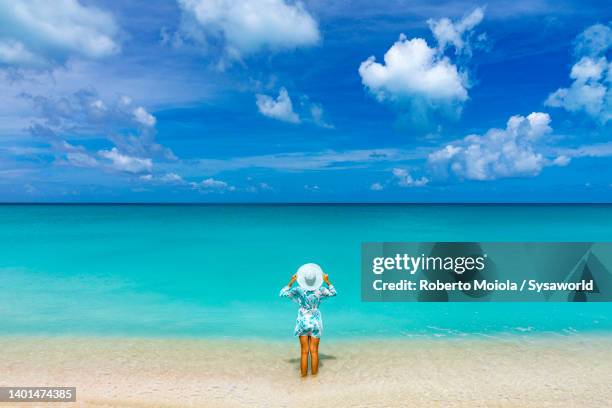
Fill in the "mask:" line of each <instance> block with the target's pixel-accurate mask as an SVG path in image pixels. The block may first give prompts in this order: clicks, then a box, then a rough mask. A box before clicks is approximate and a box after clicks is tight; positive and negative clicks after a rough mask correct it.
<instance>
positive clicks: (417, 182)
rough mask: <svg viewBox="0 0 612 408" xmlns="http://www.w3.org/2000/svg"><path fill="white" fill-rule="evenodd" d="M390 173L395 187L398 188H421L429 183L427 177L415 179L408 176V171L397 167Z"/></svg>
mask: <svg viewBox="0 0 612 408" xmlns="http://www.w3.org/2000/svg"><path fill="white" fill-rule="evenodd" d="M391 173H392V174H393V177H394V178H395V180H396V182H397V185H398V186H400V187H422V186H424V185H426V184H427V183H429V179H428V178H427V177H421V178H419V179H415V178H413V177H412V175H410V173H409V172H408V170H406V169H402V168H399V167H396V168H394V169H393V170H392V171H391Z"/></svg>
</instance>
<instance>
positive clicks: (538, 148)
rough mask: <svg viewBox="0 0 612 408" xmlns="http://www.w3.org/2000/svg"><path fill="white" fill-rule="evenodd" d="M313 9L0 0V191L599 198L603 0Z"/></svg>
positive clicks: (604, 136) (24, 194) (606, 31)
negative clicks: (0, 102)
mask: <svg viewBox="0 0 612 408" xmlns="http://www.w3.org/2000/svg"><path fill="white" fill-rule="evenodd" d="M58 3H59V5H58ZM327 3H328V2H323V1H318V0H316V1H304V2H293V1H289V0H244V1H240V2H236V1H231V0H217V1H212V0H177V1H176V2H174V1H159V2H156V1H149V2H140V1H137V2H120V1H113V2H109V1H107V2H101V1H84V0H82V1H80V2H79V1H76V0H62V1H60V2H54V3H53V4H51V3H47V2H39V1H25V0H23V1H13V2H8V1H7V2H4V1H1V2H0V97H1V98H2V104H0V200H2V201H34V202H45V201H75V202H83V201H101V202H105V201H114V202H117V201H120V202H123V201H126V202H142V201H156V202H159V201H171V202H175V201H176V202H182V201H188V202H219V201H222V202H277V201H278V202H286V201H289V202H327V201H340V202H349V201H356V202H370V201H373V202H398V201H402V202H404V201H405V202H433V201H436V202H437V201H441V202H472V201H476V202H517V201H519V202H531V201H535V202H565V201H570V202H575V201H578V202H610V201H612V169H611V164H612V139H611V136H612V135H611V132H610V130H611V128H612V90H611V84H612V65H611V64H612V51H611V50H612V23H611V20H612V13H611V12H610V8H609V6H608V5H607V4H606V2H603V1H602V2H595V1H592V2H577V1H544V0H540V1H516V2H511V3H510V2H487V3H482V2H468V1H464V2H458V1H448V2H437V3H436V4H435V5H432V4H430V3H431V2H425V1H385V2H380V3H378V4H377V3H375V2H366V1H352V2H348V1H337V2H333V5H329V4H327Z"/></svg>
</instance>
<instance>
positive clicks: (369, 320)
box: [0, 205, 612, 339]
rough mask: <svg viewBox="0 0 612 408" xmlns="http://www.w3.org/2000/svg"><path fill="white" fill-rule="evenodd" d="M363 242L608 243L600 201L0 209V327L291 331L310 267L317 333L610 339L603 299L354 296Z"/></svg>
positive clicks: (611, 211) (606, 211)
mask: <svg viewBox="0 0 612 408" xmlns="http://www.w3.org/2000/svg"><path fill="white" fill-rule="evenodd" d="M368 241H411V242H412V241H519V242H522V241H553V242H556V241H612V206H608V205H535V206H530V205H508V206H505V205H490V206H488V205H2V206H0V289H1V292H0V293H1V295H0V327H1V333H2V334H5V335H6V334H8V335H13V334H36V335H47V334H54V335H56V334H59V335H82V334H86V335H113V336H115V335H116V336H124V335H125V336H215V337H216V336H229V337H245V338H246V337H248V338H250V337H265V338H278V339H283V338H286V339H290V338H291V333H292V330H293V324H294V319H295V314H296V306H295V305H294V304H293V303H291V302H289V301H287V300H286V299H281V298H279V297H278V292H279V290H280V288H281V287H282V286H283V285H284V284H285V283H286V282H287V281H288V279H289V278H290V276H291V275H292V274H293V273H294V272H295V270H296V269H297V267H298V266H299V265H301V264H302V263H305V262H316V263H319V264H320V265H322V266H323V268H324V269H325V270H326V271H327V272H328V273H329V274H330V278H331V280H332V281H333V282H334V284H335V285H336V288H337V289H338V291H339V296H338V297H336V298H333V299H330V300H328V301H326V302H325V303H324V304H323V305H322V312H323V316H324V322H325V336H326V337H329V338H331V339H346V338H352V337H358V336H409V337H414V336H436V337H448V336H500V335H513V334H520V335H530V334H532V333H536V334H537V333H553V334H559V335H571V334H574V333H591V332H607V333H612V304H611V303H590V304H584V303H450V304H445V303H391V304H389V303H364V302H361V300H360V287H359V285H360V270H359V267H360V244H361V242H368Z"/></svg>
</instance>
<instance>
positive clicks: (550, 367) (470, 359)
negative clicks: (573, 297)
mask: <svg viewBox="0 0 612 408" xmlns="http://www.w3.org/2000/svg"><path fill="white" fill-rule="evenodd" d="M0 347H2V351H3V353H2V355H3V358H2V363H1V370H0V371H1V374H2V375H1V376H0V386H76V387H77V403H71V404H67V403H66V404H61V403H52V404H40V403H39V404H30V403H16V404H1V403H0V406H15V407H22V408H24V407H34V406H36V407H40V406H49V407H59V406H66V407H98V408H100V407H134V408H136V407H138V408H144V407H168V408H170V407H213V408H214V407H296V406H308V407H406V406H416V407H476V406H486V407H593V406H611V405H612V387H610V384H612V336H598V337H596V336H591V337H582V336H554V337H553V336H550V337H535V336H526V337H518V336H517V337H516V338H506V339H485V340H480V339H431V340H429V339H419V340H417V339H409V340H376V341H374V340H368V341H346V342H339V341H335V342H334V341H326V339H323V341H322V342H321V350H320V351H321V367H320V372H319V375H318V376H317V377H308V378H306V379H302V378H301V377H300V375H299V361H298V359H297V357H298V356H299V353H298V346H297V341H295V342H277V341H272V342H263V341H261V340H229V339H228V340H184V339H134V338H121V339H119V338H87V337H83V338H58V337H56V338H36V337H0Z"/></svg>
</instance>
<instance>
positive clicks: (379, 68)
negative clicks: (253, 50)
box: [359, 8, 484, 124]
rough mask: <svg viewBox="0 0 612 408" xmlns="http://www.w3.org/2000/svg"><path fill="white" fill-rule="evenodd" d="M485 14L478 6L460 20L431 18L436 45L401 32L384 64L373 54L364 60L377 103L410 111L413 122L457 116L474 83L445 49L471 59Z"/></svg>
mask: <svg viewBox="0 0 612 408" xmlns="http://www.w3.org/2000/svg"><path fill="white" fill-rule="evenodd" d="M483 17H484V12H483V10H482V9H481V8H477V9H475V10H474V11H473V12H472V13H471V14H469V15H468V16H466V17H465V18H464V19H462V20H460V21H458V22H453V21H451V20H450V19H448V18H442V19H439V20H429V21H428V23H429V26H430V29H431V30H432V32H433V35H434V38H435V39H436V41H437V45H435V46H430V45H429V44H428V43H427V41H426V40H424V39H423V38H412V39H408V38H407V37H406V36H405V35H404V34H401V35H400V37H399V40H398V41H396V42H395V43H394V44H393V45H392V46H391V48H389V49H388V50H387V52H386V53H385V55H384V57H383V62H382V63H380V62H377V61H376V57H374V56H371V57H369V58H368V59H366V60H365V61H363V62H362V63H361V65H360V66H359V75H360V76H361V82H362V83H363V85H364V87H365V88H366V89H367V90H368V91H369V92H371V93H372V95H374V97H375V98H376V99H377V100H378V101H379V102H387V103H391V104H392V105H393V106H395V107H397V108H399V109H400V110H402V111H405V112H407V113H408V115H409V117H410V119H411V120H412V121H413V122H414V123H415V124H423V123H427V122H428V121H429V120H430V119H431V118H430V116H431V115H432V114H433V113H442V114H444V115H446V116H451V117H456V116H458V115H459V114H460V113H461V110H462V108H463V104H464V103H465V102H466V101H467V100H468V89H469V87H470V82H469V78H468V74H467V70H466V68H465V67H464V66H461V65H460V64H458V63H455V62H453V61H451V59H450V58H449V57H448V56H446V55H444V51H445V50H446V48H447V47H448V45H453V46H454V47H455V51H456V54H465V55H466V56H468V57H469V56H470V55H471V49H470V47H469V39H470V37H471V36H472V30H473V28H474V27H475V26H476V25H477V24H478V23H480V21H482V19H483ZM466 60H467V59H466V58H462V59H461V61H463V62H465V61H466Z"/></svg>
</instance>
